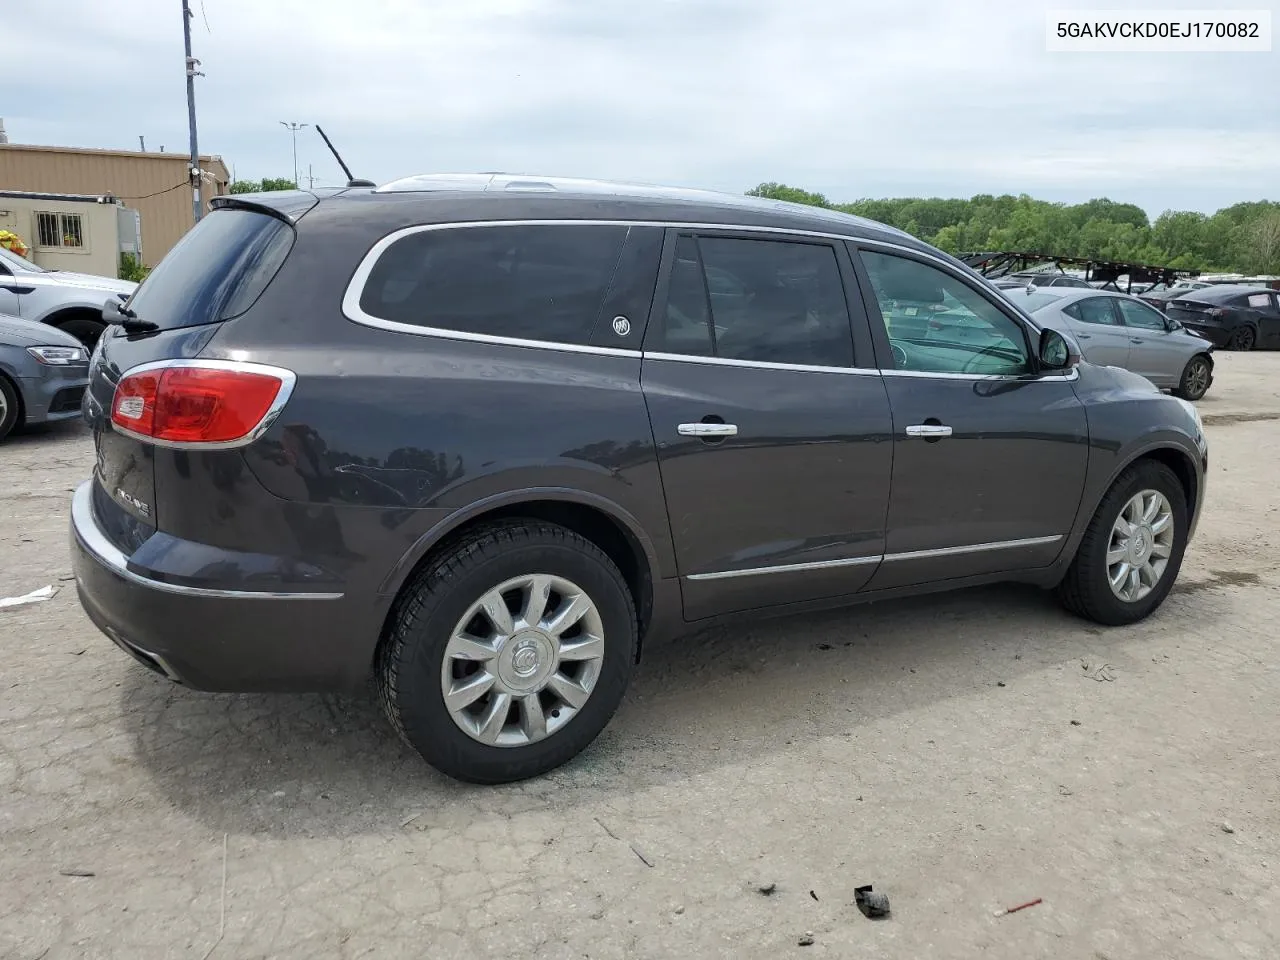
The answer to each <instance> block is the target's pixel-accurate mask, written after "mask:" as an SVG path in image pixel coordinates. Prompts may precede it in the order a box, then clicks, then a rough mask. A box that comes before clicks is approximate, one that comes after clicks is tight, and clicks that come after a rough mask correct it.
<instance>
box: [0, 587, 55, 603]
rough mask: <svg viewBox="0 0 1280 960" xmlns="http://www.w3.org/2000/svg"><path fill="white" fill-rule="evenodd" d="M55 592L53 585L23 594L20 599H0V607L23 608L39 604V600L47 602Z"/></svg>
mask: <svg viewBox="0 0 1280 960" xmlns="http://www.w3.org/2000/svg"><path fill="white" fill-rule="evenodd" d="M57 592H58V590H57V588H56V587H54V585H53V584H49V585H48V586H47V587H41V588H40V589H39V590H32V591H31V592H30V593H24V594H23V595H22V596H20V597H0V607H24V606H26V605H27V604H28V603H39V602H40V601H41V600H48V599H49V598H50V597H52V596H53V595H54V594H55V593H57Z"/></svg>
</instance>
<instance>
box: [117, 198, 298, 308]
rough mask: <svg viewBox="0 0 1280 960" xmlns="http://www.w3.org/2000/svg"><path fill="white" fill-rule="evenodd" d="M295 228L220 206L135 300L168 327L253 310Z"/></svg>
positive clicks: (165, 261)
mask: <svg viewBox="0 0 1280 960" xmlns="http://www.w3.org/2000/svg"><path fill="white" fill-rule="evenodd" d="M293 238H294V233H293V228H292V227H290V226H289V225H288V224H287V223H285V222H284V221H282V220H278V219H276V218H275V217H272V216H268V215H267V214H265V213H254V212H253V211H250V210H215V211H213V212H212V213H210V214H209V215H208V216H206V217H205V218H204V219H203V220H201V221H200V222H199V223H198V224H196V226H195V227H193V228H192V229H191V230H189V231H188V232H187V234H186V235H185V236H184V237H183V238H182V239H181V240H179V241H178V243H177V245H176V246H175V247H174V248H173V249H172V250H170V251H169V253H168V254H167V255H166V256H165V258H164V259H163V260H161V261H160V263H159V264H158V265H157V266H156V268H155V269H154V270H152V271H151V274H150V275H149V276H148V277H147V279H146V280H144V281H143V283H142V286H140V287H139V288H138V289H137V291H136V292H135V293H134V295H133V297H132V298H131V299H130V300H129V306H130V307H131V308H132V309H133V311H134V312H135V313H137V315H138V319H139V320H148V321H150V322H151V323H154V324H156V325H158V326H159V327H160V328H161V329H162V330H170V329H174V328H176V327H191V326H199V325H200V324H205V323H214V322H216V321H218V320H229V319H231V318H232V317H237V316H239V315H240V314H242V313H244V312H245V311H246V310H248V309H249V308H250V307H251V306H253V303H254V301H255V300H257V299H258V297H259V296H260V295H261V294H262V291H263V290H265V289H266V288H267V284H269V283H270V282H271V280H272V279H273V278H274V277H275V275H276V273H277V272H278V271H279V270H280V267H281V265H282V264H283V263H284V261H285V258H286V257H288V256H289V251H290V250H291V249H292V248H293Z"/></svg>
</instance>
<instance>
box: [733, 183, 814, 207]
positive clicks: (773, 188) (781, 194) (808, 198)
mask: <svg viewBox="0 0 1280 960" xmlns="http://www.w3.org/2000/svg"><path fill="white" fill-rule="evenodd" d="M747 196H748V197H765V198H767V199H769V200H786V201H787V202H788V203H805V204H808V205H809V206H811V207H829V206H831V204H829V203H827V198H826V197H824V196H823V195H822V194H820V193H810V192H809V191H808V190H801V189H800V188H799V187H788V186H787V185H786V184H785V183H762V184H760V185H759V186H757V187H752V188H751V189H750V190H748V191H747Z"/></svg>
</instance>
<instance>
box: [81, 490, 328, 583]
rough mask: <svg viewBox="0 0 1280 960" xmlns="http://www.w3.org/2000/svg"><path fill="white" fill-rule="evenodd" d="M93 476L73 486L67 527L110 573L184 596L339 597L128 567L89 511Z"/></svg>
mask: <svg viewBox="0 0 1280 960" xmlns="http://www.w3.org/2000/svg"><path fill="white" fill-rule="evenodd" d="M93 482H94V481H93V480H92V479H89V480H86V481H84V482H83V483H82V484H80V486H78V487H76V492H75V494H74V495H73V496H72V498H71V529H72V531H73V532H74V533H75V535H76V540H78V541H79V542H80V546H82V547H83V548H84V549H85V550H86V551H87V552H88V553H89V554H90V555H91V556H92V557H93V558H94V559H95V560H97V561H98V562H99V563H100V564H102V565H103V566H105V567H107V568H108V569H109V570H110V571H111V572H112V573H114V574H116V575H117V576H119V577H121V578H123V579H125V580H128V581H129V582H130V583H136V584H138V585H139V586H142V587H148V588H150V589H152V590H159V591H160V592H161V593H175V594H178V595H180V596H185V597H221V598H230V599H235V600H341V599H342V596H343V595H342V594H341V593H282V592H275V591H266V590H215V589H213V588H211V587H188V586H183V585H182V584H177V583H166V582H164V581H163V580H153V579H152V578H150V577H145V576H143V575H142V574H140V573H135V572H134V571H132V570H130V569H129V559H128V557H126V556H125V555H124V553H122V552H121V551H120V550H118V549H116V547H115V545H114V544H112V543H111V541H110V540H108V539H107V538H106V536H105V535H104V534H103V532H102V531H101V530H99V529H98V522H97V520H96V519H95V518H94V515H93V487H92V484H93Z"/></svg>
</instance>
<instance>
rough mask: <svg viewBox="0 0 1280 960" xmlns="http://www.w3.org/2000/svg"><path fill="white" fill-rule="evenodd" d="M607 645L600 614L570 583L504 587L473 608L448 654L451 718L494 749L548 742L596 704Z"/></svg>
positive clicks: (522, 581) (523, 580) (525, 580)
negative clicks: (594, 695) (585, 708)
mask: <svg viewBox="0 0 1280 960" xmlns="http://www.w3.org/2000/svg"><path fill="white" fill-rule="evenodd" d="M604 641H605V638H604V625H603V622H602V620H601V615H600V611H599V609H598V608H597V607H596V604H595V602H594V601H593V600H592V599H591V598H590V597H589V596H588V595H587V593H586V591H584V590H583V589H582V588H581V587H579V586H578V585H577V584H575V583H573V582H572V581H570V580H566V579H565V578H563V577H557V576H552V575H550V574H543V573H534V574H527V575H525V576H521V577H516V578H514V579H511V580H507V581H505V582H504V583H500V584H498V585H497V586H496V587H493V588H492V589H491V590H489V591H487V592H486V593H485V594H484V595H483V596H482V597H481V598H480V599H479V600H477V601H476V602H475V603H473V604H472V605H471V607H470V608H468V610H467V612H466V613H464V614H463V615H462V617H461V619H459V620H458V623H457V626H455V627H454V629H453V633H452V635H451V636H450V638H449V642H448V644H447V645H446V646H445V651H444V661H443V663H442V664H441V673H440V683H441V691H442V693H443V695H444V702H445V707H446V709H447V710H448V711H449V716H450V717H452V718H453V722H454V723H456V724H457V725H458V727H459V728H460V729H461V730H462V731H463V732H464V733H466V734H467V736H469V737H471V738H472V739H474V740H478V741H479V742H480V743H484V744H488V745H490V746H496V747H520V746H526V745H528V744H531V743H537V742H538V741H539V740H544V739H546V738H547V737H549V736H552V735H554V734H555V733H556V732H557V731H558V730H560V729H561V728H562V727H564V725H565V724H567V723H568V722H569V721H570V720H572V719H573V718H574V716H575V715H577V713H578V712H579V711H580V710H581V709H582V708H583V706H584V705H585V704H586V702H587V700H588V698H589V697H590V696H591V692H592V690H594V689H595V685H596V681H597V680H599V678H600V669H601V666H602V664H603V661H604Z"/></svg>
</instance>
